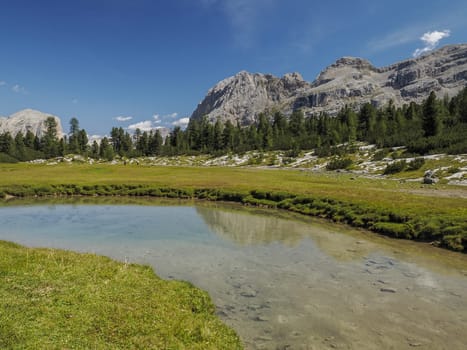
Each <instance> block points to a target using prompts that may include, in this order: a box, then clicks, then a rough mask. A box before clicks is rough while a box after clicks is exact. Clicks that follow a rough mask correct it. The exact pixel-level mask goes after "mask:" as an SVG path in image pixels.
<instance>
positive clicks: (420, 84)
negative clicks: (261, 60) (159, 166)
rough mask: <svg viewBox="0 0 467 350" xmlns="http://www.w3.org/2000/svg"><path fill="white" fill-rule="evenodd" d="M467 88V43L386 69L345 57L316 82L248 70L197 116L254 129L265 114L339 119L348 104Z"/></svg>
mask: <svg viewBox="0 0 467 350" xmlns="http://www.w3.org/2000/svg"><path fill="white" fill-rule="evenodd" d="M466 85H467V44H460V45H449V46H446V47H443V48H441V49H439V50H436V51H433V52H431V53H429V54H427V55H424V56H421V57H419V58H416V59H408V60H405V61H401V62H399V63H395V64H393V65H390V66H387V67H382V68H377V67H374V66H373V65H372V64H371V63H370V62H369V61H367V60H364V59H361V58H354V57H343V58H341V59H339V60H337V61H336V62H335V63H334V64H332V65H330V66H329V67H327V68H326V69H324V70H323V71H322V72H321V73H320V74H319V75H318V77H317V78H316V80H315V81H313V82H312V83H309V82H306V81H304V80H303V78H302V77H301V76H300V74H298V73H292V74H286V75H285V76H284V77H282V78H278V77H275V76H273V75H270V74H260V73H254V74H252V73H248V72H245V71H242V72H240V73H238V74H237V75H235V76H233V77H230V78H227V79H225V80H222V81H221V82H219V83H218V84H216V85H215V86H214V87H213V88H212V89H210V90H209V91H208V93H207V95H206V97H205V98H204V100H203V101H202V102H201V103H200V104H199V105H198V107H197V108H196V109H195V111H194V112H193V114H192V116H191V117H192V118H195V119H197V118H201V117H203V116H205V115H206V116H208V118H209V120H211V121H215V120H216V119H217V118H221V120H222V121H226V120H231V121H233V122H235V121H237V120H238V121H239V122H240V123H241V124H243V125H248V124H250V123H252V122H253V121H254V120H255V117H256V116H257V115H258V113H261V112H263V111H265V110H279V111H281V112H283V113H285V114H290V113H291V112H292V111H294V110H297V109H302V110H303V111H304V112H305V114H307V115H311V114H317V113H320V112H326V113H329V114H331V115H334V114H336V113H337V112H338V111H339V110H340V109H341V108H342V107H344V106H345V105H346V104H347V105H354V106H357V107H358V106H360V105H362V104H364V103H367V102H370V103H372V104H373V105H375V106H382V105H384V104H386V103H388V102H389V101H390V100H392V101H393V102H394V104H395V105H396V106H400V105H402V104H404V103H409V102H412V101H414V102H421V101H423V100H424V99H426V98H427V97H428V95H429V94H430V92H431V91H435V92H436V94H437V95H438V97H443V96H445V95H448V96H453V95H455V94H456V93H457V92H459V91H460V90H461V89H462V88H464V87H465V86H466Z"/></svg>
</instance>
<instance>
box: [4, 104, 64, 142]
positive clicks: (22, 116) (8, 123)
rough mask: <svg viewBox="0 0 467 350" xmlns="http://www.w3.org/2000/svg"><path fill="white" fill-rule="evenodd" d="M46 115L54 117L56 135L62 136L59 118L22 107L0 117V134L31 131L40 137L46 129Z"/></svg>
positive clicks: (24, 133)
mask: <svg viewBox="0 0 467 350" xmlns="http://www.w3.org/2000/svg"><path fill="white" fill-rule="evenodd" d="M48 117H53V118H55V121H56V123H57V136H58V138H62V137H63V135H64V134H63V129H62V124H61V121H60V118H59V117H57V116H54V115H51V114H48V113H43V112H40V111H37V110H34V109H23V110H21V111H19V112H16V113H14V114H12V115H11V116H9V117H6V118H5V117H0V134H2V133H5V132H9V133H10V134H11V135H12V136H16V134H18V133H19V132H21V133H22V134H23V135H26V133H27V132H28V131H31V132H32V133H33V134H34V135H37V136H39V137H42V136H44V134H45V132H46V130H47V127H46V124H45V122H46V120H47V118H48Z"/></svg>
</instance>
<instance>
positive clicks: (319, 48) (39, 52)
mask: <svg viewBox="0 0 467 350" xmlns="http://www.w3.org/2000/svg"><path fill="white" fill-rule="evenodd" d="M465 18H467V1H465V0H450V1H445V0H444V1H427V0H424V1H419V0H410V1H408V0H404V1H400V0H392V1H378V0H373V1H371V2H370V1H360V0H353V1H312V0H287V1H283V0H171V1H169V0H167V1H162V0H160V1H159V0H152V1H151V0H79V1H78V0H76V1H73V0H40V1H38V0H0V115H4V116H7V115H10V114H12V113H14V112H16V111H18V110H21V109H24V108H34V109H38V110H41V111H43V112H47V113H51V114H55V115H58V116H59V117H60V118H61V119H62V123H63V126H64V129H65V131H67V130H68V122H69V120H70V119H71V118H72V117H76V118H78V120H79V121H80V126H81V127H82V128H84V129H86V130H87V131H88V133H89V134H100V135H103V134H108V133H109V131H110V128H111V127H112V126H122V127H124V128H128V127H130V129H131V126H133V128H134V127H135V125H138V126H140V127H142V128H143V129H144V128H145V127H156V126H162V125H164V126H168V125H174V123H175V124H176V123H183V122H185V121H186V117H188V116H189V115H190V114H191V112H192V111H193V110H194V109H195V107H196V105H197V103H198V102H199V101H200V100H201V99H202V98H203V97H204V95H205V94H206V92H207V90H208V89H209V88H210V87H212V86H213V85H214V84H215V83H217V82H218V81H219V80H222V79H224V78H226V77H228V76H231V75H234V74H235V73H237V72H238V71H241V70H247V71H250V72H261V73H271V74H274V75H277V76H281V75H283V74H285V73H287V72H294V71H298V72H300V73H301V74H302V75H303V77H304V78H305V79H306V80H309V81H312V80H313V79H314V78H315V77H316V75H317V74H318V73H319V72H320V71H321V70H322V69H324V68H325V67H326V66H327V65H329V64H332V63H333V62H334V61H335V60H336V59H338V58H339V57H341V56H358V57H364V58H367V59H369V60H370V61H371V62H372V63H373V64H374V65H376V66H384V65H388V64H391V63H394V62H396V61H400V60H403V59H406V58H410V57H412V55H413V54H414V52H415V51H416V50H417V49H418V50H423V49H424V48H425V49H426V50H429V49H432V48H434V47H436V46H442V45H445V44H451V43H462V42H466V41H467V20H466V19H465ZM433 32H434V34H433ZM426 33H428V34H426ZM430 33H431V34H430ZM424 34H425V37H424V39H425V40H421V38H422V36H423V35H424ZM426 50H425V51H426ZM418 52H420V51H418ZM140 123H141V124H140Z"/></svg>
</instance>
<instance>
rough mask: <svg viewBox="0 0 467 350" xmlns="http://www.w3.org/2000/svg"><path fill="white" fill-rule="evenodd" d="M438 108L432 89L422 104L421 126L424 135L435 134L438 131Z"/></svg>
mask: <svg viewBox="0 0 467 350" xmlns="http://www.w3.org/2000/svg"><path fill="white" fill-rule="evenodd" d="M440 114H441V113H440V109H439V106H438V101H437V99H436V95H435V93H434V92H433V91H432V92H431V93H430V96H428V98H427V100H426V101H425V103H424V105H423V116H422V128H423V133H424V136H425V137H429V136H435V135H437V134H438V133H439V131H440Z"/></svg>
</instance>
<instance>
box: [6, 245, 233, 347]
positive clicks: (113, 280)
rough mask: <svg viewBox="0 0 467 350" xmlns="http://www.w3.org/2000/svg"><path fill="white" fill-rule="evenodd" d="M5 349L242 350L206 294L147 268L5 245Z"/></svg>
mask: <svg viewBox="0 0 467 350" xmlns="http://www.w3.org/2000/svg"><path fill="white" fill-rule="evenodd" d="M0 276H1V283H0V300H1V301H0V305H1V306H0V348H2V349H240V348H241V345H240V342H239V339H238V337H237V336H236V335H235V333H234V332H233V331H232V330H230V329H228V328H227V327H226V326H225V325H224V324H223V323H221V321H219V320H218V319H217V318H216V317H215V315H214V306H213V304H212V303H211V301H210V298H209V296H208V295H207V293H205V292H203V291H201V290H199V289H197V288H195V287H193V286H191V285H190V284H188V283H186V282H178V281H164V280H161V279H159V278H158V277H157V276H156V275H155V274H154V273H153V271H152V269H151V268H150V267H145V266H140V265H128V264H124V263H118V262H115V261H113V260H111V259H108V258H105V257H99V256H95V255H90V254H77V253H71V252H66V251H61V250H52V249H30V248H25V247H21V246H18V245H15V244H12V243H7V242H3V241H0Z"/></svg>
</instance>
